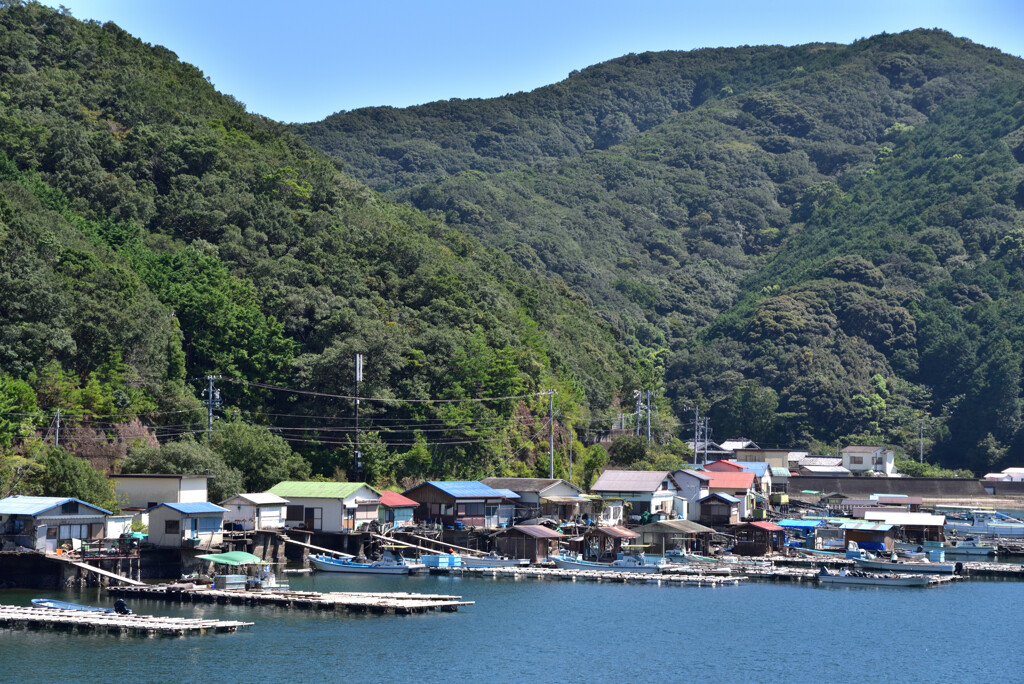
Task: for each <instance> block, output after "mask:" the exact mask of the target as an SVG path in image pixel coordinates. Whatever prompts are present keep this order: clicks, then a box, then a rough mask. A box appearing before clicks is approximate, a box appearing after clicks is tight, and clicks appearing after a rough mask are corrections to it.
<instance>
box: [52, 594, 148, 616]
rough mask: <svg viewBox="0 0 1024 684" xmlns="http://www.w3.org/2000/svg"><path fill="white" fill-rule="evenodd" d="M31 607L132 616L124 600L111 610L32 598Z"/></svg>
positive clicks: (119, 601)
mask: <svg viewBox="0 0 1024 684" xmlns="http://www.w3.org/2000/svg"><path fill="white" fill-rule="evenodd" d="M32 605H33V606H38V607H39V608H50V609H51V610H74V611H79V612H83V613H118V614H120V615H131V614H132V611H131V610H129V608H128V604H126V603H125V602H124V599H118V600H117V601H116V602H115V603H114V607H113V608H104V607H102V606H84V605H82V604H80V603H69V602H68V601H59V600H57V599H48V598H34V599H32Z"/></svg>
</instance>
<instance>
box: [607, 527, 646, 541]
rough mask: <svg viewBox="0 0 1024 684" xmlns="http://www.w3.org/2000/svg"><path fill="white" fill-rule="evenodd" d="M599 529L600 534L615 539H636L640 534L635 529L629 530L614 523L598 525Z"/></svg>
mask: <svg viewBox="0 0 1024 684" xmlns="http://www.w3.org/2000/svg"><path fill="white" fill-rule="evenodd" d="M597 531H598V532H599V533H600V534H603V535H605V536H608V537H612V538H613V539H636V538H637V537H639V536H640V535H639V534H637V533H636V532H634V531H633V530H628V529H626V528H625V527H616V526H614V525H609V526H607V527H598V528H597Z"/></svg>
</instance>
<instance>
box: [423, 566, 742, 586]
mask: <svg viewBox="0 0 1024 684" xmlns="http://www.w3.org/2000/svg"><path fill="white" fill-rule="evenodd" d="M444 570H445V569H444V568H441V569H440V571H441V573H443V574H453V575H458V574H461V575H469V576H474V577H493V578H505V579H526V578H535V579H550V580H567V581H570V582H613V583H618V584H657V585H664V586H677V587H682V586H688V587H720V586H725V585H736V584H739V583H740V580H742V579H743V578H742V577H720V576H710V575H700V574H695V575H666V574H663V573H646V572H617V571H613V570H562V569H550V568H531V567H510V568H448V569H447V570H448V572H447V573H444Z"/></svg>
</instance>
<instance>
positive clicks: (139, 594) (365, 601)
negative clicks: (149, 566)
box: [107, 584, 474, 615]
mask: <svg viewBox="0 0 1024 684" xmlns="http://www.w3.org/2000/svg"><path fill="white" fill-rule="evenodd" d="M107 593H108V594H110V595H111V596H118V597H121V598H124V599H151V600H156V601H173V602H175V603H220V604H226V605H238V606H277V607H279V608H299V609H305V610H343V611H351V612H360V613H384V614H397V615H409V614H412V613H425V612H427V611H431V610H440V611H444V612H449V613H453V612H455V611H457V610H458V609H459V607H460V606H471V605H473V603H474V601H463V600H462V597H461V596H448V595H445V594H412V593H406V592H396V593H360V592H340V591H338V592H329V593H321V592H316V591H288V590H281V591H273V590H262V591H246V590H242V589H227V590H222V589H212V588H208V587H204V586H194V585H191V584H158V585H147V586H144V587H108V588H107Z"/></svg>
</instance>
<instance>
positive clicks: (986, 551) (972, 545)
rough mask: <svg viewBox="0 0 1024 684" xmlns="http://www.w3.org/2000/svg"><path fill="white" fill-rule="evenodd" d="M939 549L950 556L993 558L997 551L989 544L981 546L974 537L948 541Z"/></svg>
mask: <svg viewBox="0 0 1024 684" xmlns="http://www.w3.org/2000/svg"><path fill="white" fill-rule="evenodd" d="M941 548H942V550H943V551H944V552H945V553H947V554H949V555H951V556H982V557H984V556H994V555H996V552H997V550H998V549H997V548H996V547H995V546H992V545H991V544H982V543H981V542H979V541H978V540H977V539H975V538H974V537H968V538H967V539H949V540H947V541H946V543H945V544H944V545H943V546H942V547H941Z"/></svg>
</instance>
